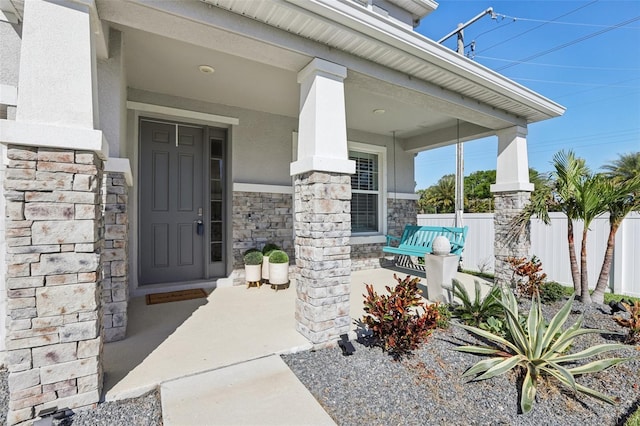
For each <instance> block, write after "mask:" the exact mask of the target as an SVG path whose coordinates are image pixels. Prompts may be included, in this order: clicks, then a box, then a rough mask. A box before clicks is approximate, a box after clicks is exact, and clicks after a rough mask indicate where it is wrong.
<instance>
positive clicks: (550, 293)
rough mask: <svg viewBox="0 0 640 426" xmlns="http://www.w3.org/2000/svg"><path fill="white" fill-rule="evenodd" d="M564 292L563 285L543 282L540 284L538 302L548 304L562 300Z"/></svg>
mask: <svg viewBox="0 0 640 426" xmlns="http://www.w3.org/2000/svg"><path fill="white" fill-rule="evenodd" d="M572 290H573V289H572ZM564 291H565V290H564V286H563V285H561V284H559V283H557V282H555V281H545V282H543V283H542V284H540V301H541V302H542V303H545V304H548V303H554V302H557V301H558V300H562V299H563V298H564Z"/></svg>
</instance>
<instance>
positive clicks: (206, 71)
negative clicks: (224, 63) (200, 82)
mask: <svg viewBox="0 0 640 426" xmlns="http://www.w3.org/2000/svg"><path fill="white" fill-rule="evenodd" d="M198 69H199V70H200V72H201V73H203V74H213V73H214V72H215V68H213V67H212V66H211V65H200V66H199V67H198Z"/></svg>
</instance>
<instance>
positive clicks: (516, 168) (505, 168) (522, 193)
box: [491, 126, 533, 285]
mask: <svg viewBox="0 0 640 426" xmlns="http://www.w3.org/2000/svg"><path fill="white" fill-rule="evenodd" d="M531 191H533V184H531V183H530V182H529V161H528V158H527V128H526V127H521V126H514V127H511V128H508V129H504V130H501V131H499V132H498V164H497V169H496V183H495V184H494V185H491V192H493V194H494V200H495V214H494V227H495V242H494V256H495V259H496V261H495V268H494V269H495V271H494V272H495V282H496V283H500V284H502V285H507V284H509V283H510V280H511V277H512V271H511V268H510V267H509V264H508V263H507V258H508V257H510V256H513V257H526V256H529V251H530V249H531V235H530V231H529V225H528V224H527V226H526V228H525V229H524V231H523V232H522V233H520V234H518V235H517V234H514V233H513V232H512V225H511V224H512V221H513V219H514V218H515V217H517V216H518V215H519V214H520V212H521V211H522V209H523V208H524V207H525V206H526V205H527V203H528V202H529V199H530V196H531Z"/></svg>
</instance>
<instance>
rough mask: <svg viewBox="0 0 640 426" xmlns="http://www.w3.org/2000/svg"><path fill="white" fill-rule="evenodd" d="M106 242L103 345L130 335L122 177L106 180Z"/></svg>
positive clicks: (110, 176) (109, 176) (126, 197)
mask: <svg viewBox="0 0 640 426" xmlns="http://www.w3.org/2000/svg"><path fill="white" fill-rule="evenodd" d="M103 194H104V222H105V236H104V238H105V242H104V252H103V253H102V270H103V273H104V278H103V280H102V305H103V307H104V308H103V309H104V316H103V327H104V341H105V342H115V341H117V340H122V339H124V338H125V336H126V331H127V304H128V301H129V247H128V241H129V217H128V202H129V187H128V185H127V181H126V179H125V177H124V174H123V173H106V174H105V178H104V188H103Z"/></svg>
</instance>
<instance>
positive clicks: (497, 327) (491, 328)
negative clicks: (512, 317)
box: [480, 317, 507, 337]
mask: <svg viewBox="0 0 640 426" xmlns="http://www.w3.org/2000/svg"><path fill="white" fill-rule="evenodd" d="M480 328H481V329H483V330H486V331H488V332H489V333H492V334H495V335H496V336H500V337H506V336H507V324H506V323H505V322H504V321H502V320H501V319H499V318H496V317H489V318H487V321H486V322H481V323H480Z"/></svg>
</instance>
